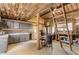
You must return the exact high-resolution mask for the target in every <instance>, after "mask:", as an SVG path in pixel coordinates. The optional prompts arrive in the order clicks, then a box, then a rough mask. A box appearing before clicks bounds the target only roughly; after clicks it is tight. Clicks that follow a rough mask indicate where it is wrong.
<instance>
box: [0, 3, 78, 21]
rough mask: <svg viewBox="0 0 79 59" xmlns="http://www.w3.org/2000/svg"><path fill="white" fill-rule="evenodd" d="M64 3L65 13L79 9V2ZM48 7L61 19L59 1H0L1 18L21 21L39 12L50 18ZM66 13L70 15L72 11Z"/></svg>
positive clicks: (42, 15) (43, 16) (45, 17)
mask: <svg viewBox="0 0 79 59" xmlns="http://www.w3.org/2000/svg"><path fill="white" fill-rule="evenodd" d="M64 5H65V10H66V13H70V12H74V11H77V10H79V4H69V3H66V4H64ZM49 7H51V8H52V10H53V14H54V16H56V19H57V18H58V19H59V18H60V17H61V18H60V19H63V17H62V13H63V12H62V8H61V4H60V3H0V13H1V17H3V18H10V19H14V20H21V21H27V20H29V19H31V18H32V17H33V16H35V15H36V14H37V13H40V16H41V17H42V18H44V19H51V13H50V10H49ZM75 14H76V13H75ZM67 15H68V16H69V15H72V13H70V14H67Z"/></svg>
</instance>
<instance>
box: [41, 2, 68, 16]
mask: <svg viewBox="0 0 79 59" xmlns="http://www.w3.org/2000/svg"><path fill="white" fill-rule="evenodd" d="M68 4H69V3H67V4H64V5H65V6H66V5H68ZM57 8H61V5H60V6H58V7H57ZM51 9H52V11H53V9H54V8H52V7H51ZM44 12H45V13H44ZM49 12H50V10H49V8H48V9H47V11H43V12H42V13H43V14H41V13H40V16H43V15H46V14H48V13H49Z"/></svg>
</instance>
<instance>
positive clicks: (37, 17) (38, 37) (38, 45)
mask: <svg viewBox="0 0 79 59" xmlns="http://www.w3.org/2000/svg"><path fill="white" fill-rule="evenodd" d="M36 20H37V34H36V35H37V49H38V50H39V49H40V33H39V32H40V31H39V14H37V15H36Z"/></svg>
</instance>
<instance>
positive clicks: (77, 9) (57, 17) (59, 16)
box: [55, 9, 78, 18]
mask: <svg viewBox="0 0 79 59" xmlns="http://www.w3.org/2000/svg"><path fill="white" fill-rule="evenodd" d="M75 11H78V9H75V10H72V11H69V12H66V14H69V13H72V12H75ZM61 16H63V14H60V15H58V16H55V18H59V17H61Z"/></svg>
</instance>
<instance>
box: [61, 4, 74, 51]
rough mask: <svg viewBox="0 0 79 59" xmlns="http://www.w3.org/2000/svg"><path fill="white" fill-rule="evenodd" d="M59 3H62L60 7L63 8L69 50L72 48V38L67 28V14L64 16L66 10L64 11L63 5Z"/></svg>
mask: <svg viewBox="0 0 79 59" xmlns="http://www.w3.org/2000/svg"><path fill="white" fill-rule="evenodd" d="M61 5H62V9H63V17H64V20H65V23H66V28H67V32H68V39H69V46H70V50H72V45H71V43H72V39H71V38H70V33H69V29H68V24H67V16H66V12H65V7H64V5H63V3H62V4H61Z"/></svg>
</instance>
